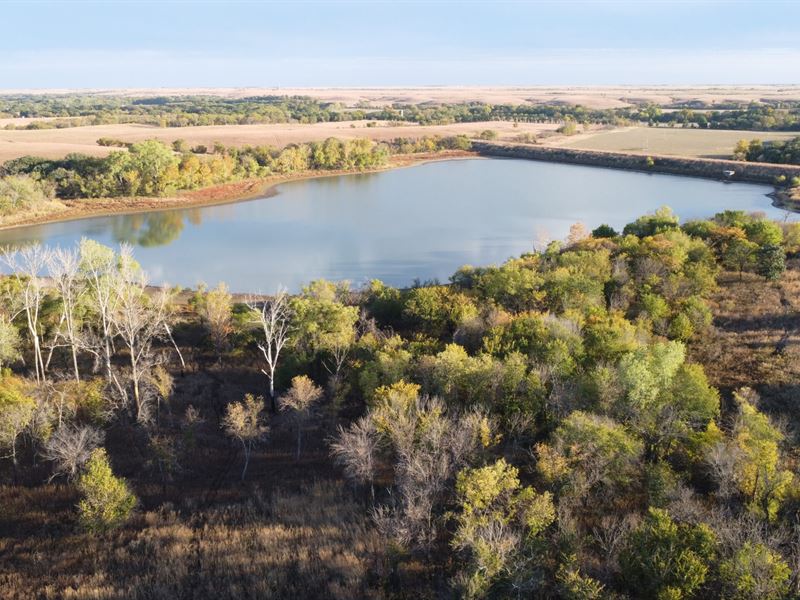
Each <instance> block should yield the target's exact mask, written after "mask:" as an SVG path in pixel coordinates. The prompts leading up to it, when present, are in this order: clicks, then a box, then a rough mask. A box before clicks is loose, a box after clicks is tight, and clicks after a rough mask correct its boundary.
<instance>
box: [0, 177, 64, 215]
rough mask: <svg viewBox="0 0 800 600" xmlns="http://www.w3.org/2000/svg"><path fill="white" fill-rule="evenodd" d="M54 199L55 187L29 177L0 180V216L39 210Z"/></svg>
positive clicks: (3, 178)
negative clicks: (38, 208)
mask: <svg viewBox="0 0 800 600" xmlns="http://www.w3.org/2000/svg"><path fill="white" fill-rule="evenodd" d="M53 197H54V190H53V186H51V185H49V184H48V183H45V182H43V181H40V180H38V179H34V178H33V177H29V176H27V175H9V176H7V177H2V178H0V216H6V215H11V214H14V213H16V212H19V211H22V210H29V209H34V208H37V207H38V206H40V205H42V204H44V203H46V202H49V201H51V200H52V199H53Z"/></svg>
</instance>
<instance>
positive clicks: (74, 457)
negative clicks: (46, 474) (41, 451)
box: [44, 425, 104, 480]
mask: <svg viewBox="0 0 800 600" xmlns="http://www.w3.org/2000/svg"><path fill="white" fill-rule="evenodd" d="M103 437H104V436H103V432H102V431H100V430H99V429H95V428H94V427H91V426H89V425H62V426H61V427H59V428H58V429H56V430H55V432H54V433H53V435H51V436H50V438H49V439H48V440H47V442H46V443H45V446H44V448H45V457H46V458H47V459H48V460H51V461H53V463H55V464H54V472H53V475H52V477H51V478H50V479H53V478H54V477H56V476H58V475H66V476H67V477H68V478H69V479H70V480H73V479H74V478H75V477H76V476H77V475H78V472H79V471H80V469H81V467H83V465H84V464H85V463H86V461H88V460H89V457H90V456H91V454H92V451H93V450H94V449H95V448H99V447H100V445H101V444H102V443H103Z"/></svg>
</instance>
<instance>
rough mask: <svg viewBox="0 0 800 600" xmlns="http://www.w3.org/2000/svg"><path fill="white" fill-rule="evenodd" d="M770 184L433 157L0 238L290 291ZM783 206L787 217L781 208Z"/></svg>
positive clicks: (428, 264) (424, 267) (760, 203)
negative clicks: (84, 245) (95, 247)
mask: <svg viewBox="0 0 800 600" xmlns="http://www.w3.org/2000/svg"><path fill="white" fill-rule="evenodd" d="M771 191H772V188H771V187H769V186H763V185H753V184H744V183H723V182H717V181H710V180H704V179H694V178H688V177H676V176H671V175H659V174H648V173H636V172H630V171H619V170H612V169H602V168H595V167H584V166H578V165H567V164H555V163H548V162H536V161H527V160H515V159H465V160H454V161H442V162H432V163H427V164H423V165H418V166H415V167H409V168H404V169H397V170H392V171H385V172H381V173H372V174H357V175H344V176H335V177H325V178H318V179H309V180H302V181H294V182H289V183H285V184H281V185H280V186H279V187H278V188H277V192H278V193H277V194H276V195H273V196H270V197H265V198H259V199H255V200H248V201H244V202H238V203H235V204H226V205H221V206H209V207H202V208H190V209H179V210H166V211H158V212H150V213H140V214H133V215H116V216H104V217H95V218H89V219H81V220H78V221H68V222H64V223H53V224H49V225H38V226H31V227H25V228H20V229H15V230H10V231H0V244H9V243H10V244H20V243H27V242H32V241H39V242H41V243H43V244H50V245H62V246H64V245H71V244H74V243H76V242H77V241H78V240H80V239H81V237H89V238H93V239H96V240H98V241H99V242H101V243H103V244H107V245H117V244H119V243H120V242H128V243H130V244H132V245H133V246H135V255H136V258H137V259H138V260H139V262H141V264H142V265H143V266H144V267H145V268H146V269H147V271H148V272H149V273H150V276H151V280H152V281H153V282H154V283H170V284H179V285H184V286H194V285H196V284H197V283H198V282H200V281H203V282H205V283H207V284H210V285H215V284H216V283H218V282H219V281H225V282H227V283H228V285H229V286H230V288H231V289H232V290H234V291H241V292H265V293H267V292H272V291H274V290H275V289H276V288H277V286H279V285H283V286H286V287H288V288H289V290H290V291H297V290H299V289H300V287H301V286H302V285H303V284H305V283H307V282H308V281H310V280H312V279H316V278H321V277H323V278H326V279H332V280H343V279H347V280H350V281H351V282H352V283H353V284H354V285H359V284H362V283H364V282H366V281H368V280H370V279H373V278H377V279H381V280H383V281H385V282H386V283H389V284H392V285H397V286H403V285H408V284H410V283H412V282H413V281H414V279H416V278H419V279H422V280H425V279H433V278H438V279H440V280H442V281H446V280H447V278H448V277H449V276H450V275H451V274H452V273H453V272H454V271H455V270H456V269H457V268H458V267H460V266H461V265H464V264H472V265H489V264H492V263H500V262H503V261H504V260H506V259H507V258H509V257H512V256H518V255H519V254H521V253H523V252H525V251H529V250H531V249H532V248H533V246H534V244H535V243H536V244H541V243H542V242H543V241H544V240H546V239H563V238H564V237H565V236H566V235H567V233H568V231H569V227H570V225H572V224H573V223H575V222H577V221H581V222H583V223H584V224H585V225H586V226H587V227H588V228H590V229H593V228H594V227H596V226H598V225H600V224H601V223H608V224H609V225H611V226H612V227H615V228H617V229H620V228H621V227H622V226H623V225H625V224H626V223H628V222H630V221H632V220H633V219H635V218H636V217H638V216H640V215H642V214H645V213H648V212H652V211H653V210H655V209H656V208H658V207H660V206H663V205H668V206H670V207H672V209H673V210H674V211H675V212H676V214H678V215H679V216H680V217H681V219H683V220H687V219H692V218H699V217H709V216H712V215H713V214H714V213H715V212H719V211H721V210H724V209H738V210H745V211H761V212H764V213H766V214H767V215H768V216H769V217H771V218H784V217H785V216H786V214H787V213H786V211H784V210H781V209H778V208H775V207H773V206H772V204H771V200H770V199H769V198H767V197H766V194H768V193H770V192H771ZM789 218H790V219H792V220H794V219H796V216H795V215H793V214H792V215H791V216H790V217H789Z"/></svg>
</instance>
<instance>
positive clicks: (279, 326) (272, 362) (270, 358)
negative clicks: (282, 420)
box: [247, 289, 292, 413]
mask: <svg viewBox="0 0 800 600" xmlns="http://www.w3.org/2000/svg"><path fill="white" fill-rule="evenodd" d="M247 306H248V307H249V308H250V311H251V313H252V315H253V322H254V324H255V325H256V326H257V327H258V328H259V330H260V333H261V336H262V339H261V340H260V341H259V342H258V349H259V350H261V353H262V354H263V355H264V360H265V361H266V363H267V368H266V369H262V370H261V372H262V373H264V374H265V375H266V376H267V378H268V379H269V398H270V407H271V409H272V412H273V413H274V412H275V411H276V406H275V370H276V369H277V368H278V360H279V359H280V356H281V351H282V350H283V348H284V346H285V345H286V343H287V342H288V341H289V328H290V325H291V317H292V311H291V309H290V307H289V298H288V295H287V293H286V290H285V289H279V290H278V292H277V293H276V294H275V295H274V296H273V297H272V298H269V299H268V300H265V301H261V302H257V301H255V300H250V301H249V302H248V303H247Z"/></svg>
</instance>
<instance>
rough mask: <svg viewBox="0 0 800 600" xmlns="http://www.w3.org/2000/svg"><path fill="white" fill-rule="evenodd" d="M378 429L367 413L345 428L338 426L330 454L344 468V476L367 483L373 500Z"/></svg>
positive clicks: (378, 439)
mask: <svg viewBox="0 0 800 600" xmlns="http://www.w3.org/2000/svg"><path fill="white" fill-rule="evenodd" d="M379 442H380V438H379V437H378V430H377V427H375V421H373V419H372V418H371V417H370V416H369V415H367V416H364V417H361V418H360V419H359V420H358V421H356V422H355V423H353V424H352V425H350V427H348V428H347V429H345V428H344V427H342V426H341V425H340V426H339V430H338V432H337V435H336V437H334V438H333V440H331V444H330V445H331V454H332V455H333V457H334V460H335V461H336V463H338V464H339V465H341V466H342V468H344V473H345V476H346V477H347V478H348V479H352V480H353V481H356V482H357V483H360V484H362V485H366V484H369V489H370V497H371V498H372V501H373V502H374V501H375V485H374V480H375V459H376V454H377V452H378V444H379Z"/></svg>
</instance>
